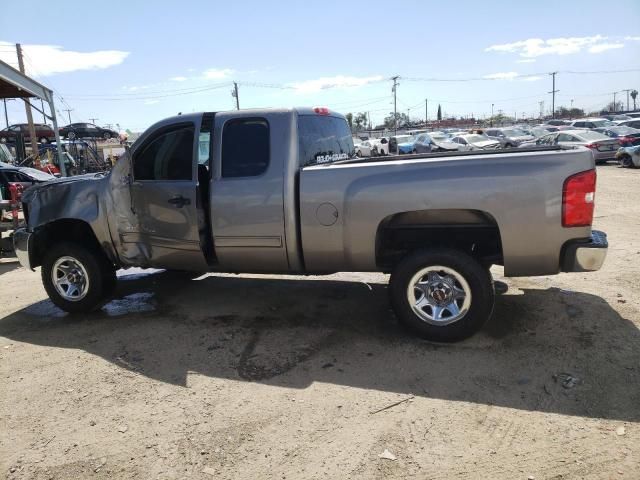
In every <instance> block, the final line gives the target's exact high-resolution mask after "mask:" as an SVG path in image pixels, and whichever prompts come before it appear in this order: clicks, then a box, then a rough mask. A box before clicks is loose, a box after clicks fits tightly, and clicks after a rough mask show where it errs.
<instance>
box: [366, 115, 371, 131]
mask: <svg viewBox="0 0 640 480" xmlns="http://www.w3.org/2000/svg"><path fill="white" fill-rule="evenodd" d="M367 123H368V124H369V130H371V112H367Z"/></svg>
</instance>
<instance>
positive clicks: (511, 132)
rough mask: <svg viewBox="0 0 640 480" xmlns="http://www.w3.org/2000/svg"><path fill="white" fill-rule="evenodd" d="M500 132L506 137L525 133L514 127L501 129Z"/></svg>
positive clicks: (522, 135) (519, 135) (521, 135)
mask: <svg viewBox="0 0 640 480" xmlns="http://www.w3.org/2000/svg"><path fill="white" fill-rule="evenodd" d="M502 133H504V134H505V135H506V136H507V137H524V136H525V135H526V133H525V132H523V131H522V130H518V129H516V128H510V129H507V130H502Z"/></svg>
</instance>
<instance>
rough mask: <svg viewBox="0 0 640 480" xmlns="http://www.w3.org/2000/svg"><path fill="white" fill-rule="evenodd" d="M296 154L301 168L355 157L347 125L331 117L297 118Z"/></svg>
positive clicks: (340, 119) (299, 116)
mask: <svg viewBox="0 0 640 480" xmlns="http://www.w3.org/2000/svg"><path fill="white" fill-rule="evenodd" d="M363 145H366V142H365V143H363ZM298 150H299V158H300V166H301V167H306V166H309V165H318V164H323V163H331V162H337V161H340V160H348V159H350V158H352V157H354V156H355V149H354V147H353V138H352V137H351V130H350V129H349V125H348V124H347V121H346V120H345V119H344V118H341V117H333V116H331V115H298Z"/></svg>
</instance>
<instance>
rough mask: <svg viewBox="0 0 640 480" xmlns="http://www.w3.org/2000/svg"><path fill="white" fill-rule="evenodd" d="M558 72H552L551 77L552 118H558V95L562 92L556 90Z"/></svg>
mask: <svg viewBox="0 0 640 480" xmlns="http://www.w3.org/2000/svg"><path fill="white" fill-rule="evenodd" d="M557 73H558V72H551V73H550V74H549V75H551V76H552V77H553V83H552V84H551V85H552V86H551V91H550V92H549V93H550V94H551V118H556V93H558V92H559V91H560V90H556V74H557Z"/></svg>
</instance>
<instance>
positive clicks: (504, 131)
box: [484, 128, 535, 148]
mask: <svg viewBox="0 0 640 480" xmlns="http://www.w3.org/2000/svg"><path fill="white" fill-rule="evenodd" d="M484 133H485V134H486V135H487V136H489V137H490V138H495V139H496V140H498V141H499V142H500V144H501V145H502V147H503V148H514V147H517V146H518V145H520V144H521V143H522V142H528V141H529V140H533V139H534V138H535V137H534V136H533V135H529V134H527V133H525V132H523V131H522V130H518V129H517V128H488V129H486V130H485V131H484Z"/></svg>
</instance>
